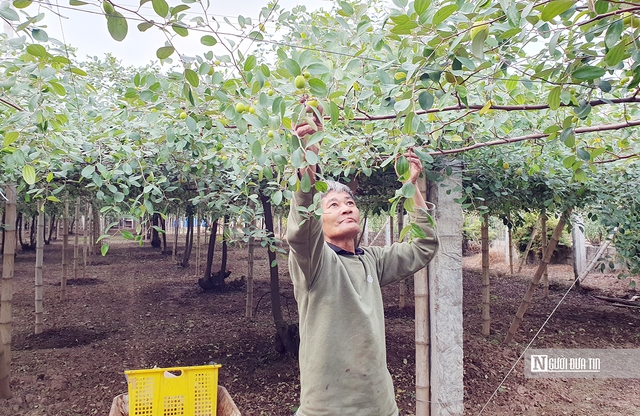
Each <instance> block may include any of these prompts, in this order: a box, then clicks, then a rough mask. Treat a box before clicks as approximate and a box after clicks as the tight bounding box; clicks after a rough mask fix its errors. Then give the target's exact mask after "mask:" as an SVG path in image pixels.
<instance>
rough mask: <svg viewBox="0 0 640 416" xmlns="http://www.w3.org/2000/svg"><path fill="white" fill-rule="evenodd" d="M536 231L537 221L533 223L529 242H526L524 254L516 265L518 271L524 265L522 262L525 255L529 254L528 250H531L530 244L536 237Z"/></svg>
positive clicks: (525, 257)
mask: <svg viewBox="0 0 640 416" xmlns="http://www.w3.org/2000/svg"><path fill="white" fill-rule="evenodd" d="M537 233H538V221H536V223H535V224H533V230H531V236H530V237H529V243H527V248H526V249H525V250H524V256H522V259H521V260H520V265H519V266H518V273H520V272H521V271H522V266H524V262H525V261H527V256H529V251H531V246H532V245H533V239H534V238H536V234H537Z"/></svg>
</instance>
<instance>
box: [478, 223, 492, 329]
mask: <svg viewBox="0 0 640 416" xmlns="http://www.w3.org/2000/svg"><path fill="white" fill-rule="evenodd" d="M480 236H481V239H482V335H484V336H486V337H488V336H489V335H490V334H491V312H490V311H491V286H490V278H489V214H483V215H482V225H481V227H480Z"/></svg>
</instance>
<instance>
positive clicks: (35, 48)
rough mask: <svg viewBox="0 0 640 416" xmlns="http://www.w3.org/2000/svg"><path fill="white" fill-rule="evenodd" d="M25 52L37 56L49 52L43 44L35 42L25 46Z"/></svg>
mask: <svg viewBox="0 0 640 416" xmlns="http://www.w3.org/2000/svg"><path fill="white" fill-rule="evenodd" d="M27 53H28V54H29V55H33V56H39V57H45V56H47V55H48V54H49V53H48V52H47V50H46V49H45V48H44V46H42V45H38V44H37V43H32V44H31V45H29V46H27Z"/></svg>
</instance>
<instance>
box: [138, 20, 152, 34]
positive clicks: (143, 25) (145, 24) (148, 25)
mask: <svg viewBox="0 0 640 416" xmlns="http://www.w3.org/2000/svg"><path fill="white" fill-rule="evenodd" d="M152 27H153V23H150V22H142V23H140V24H139V25H138V30H139V31H140V32H146V31H147V29H150V28H152Z"/></svg>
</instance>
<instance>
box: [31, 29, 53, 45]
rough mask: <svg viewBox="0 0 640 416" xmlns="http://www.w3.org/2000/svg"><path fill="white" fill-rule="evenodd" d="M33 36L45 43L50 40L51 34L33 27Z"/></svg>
mask: <svg viewBox="0 0 640 416" xmlns="http://www.w3.org/2000/svg"><path fill="white" fill-rule="evenodd" d="M31 36H33V38H34V39H35V40H37V41H38V42H43V43H45V42H48V41H49V35H48V34H47V32H45V31H44V30H42V29H38V28H33V29H32V30H31Z"/></svg>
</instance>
